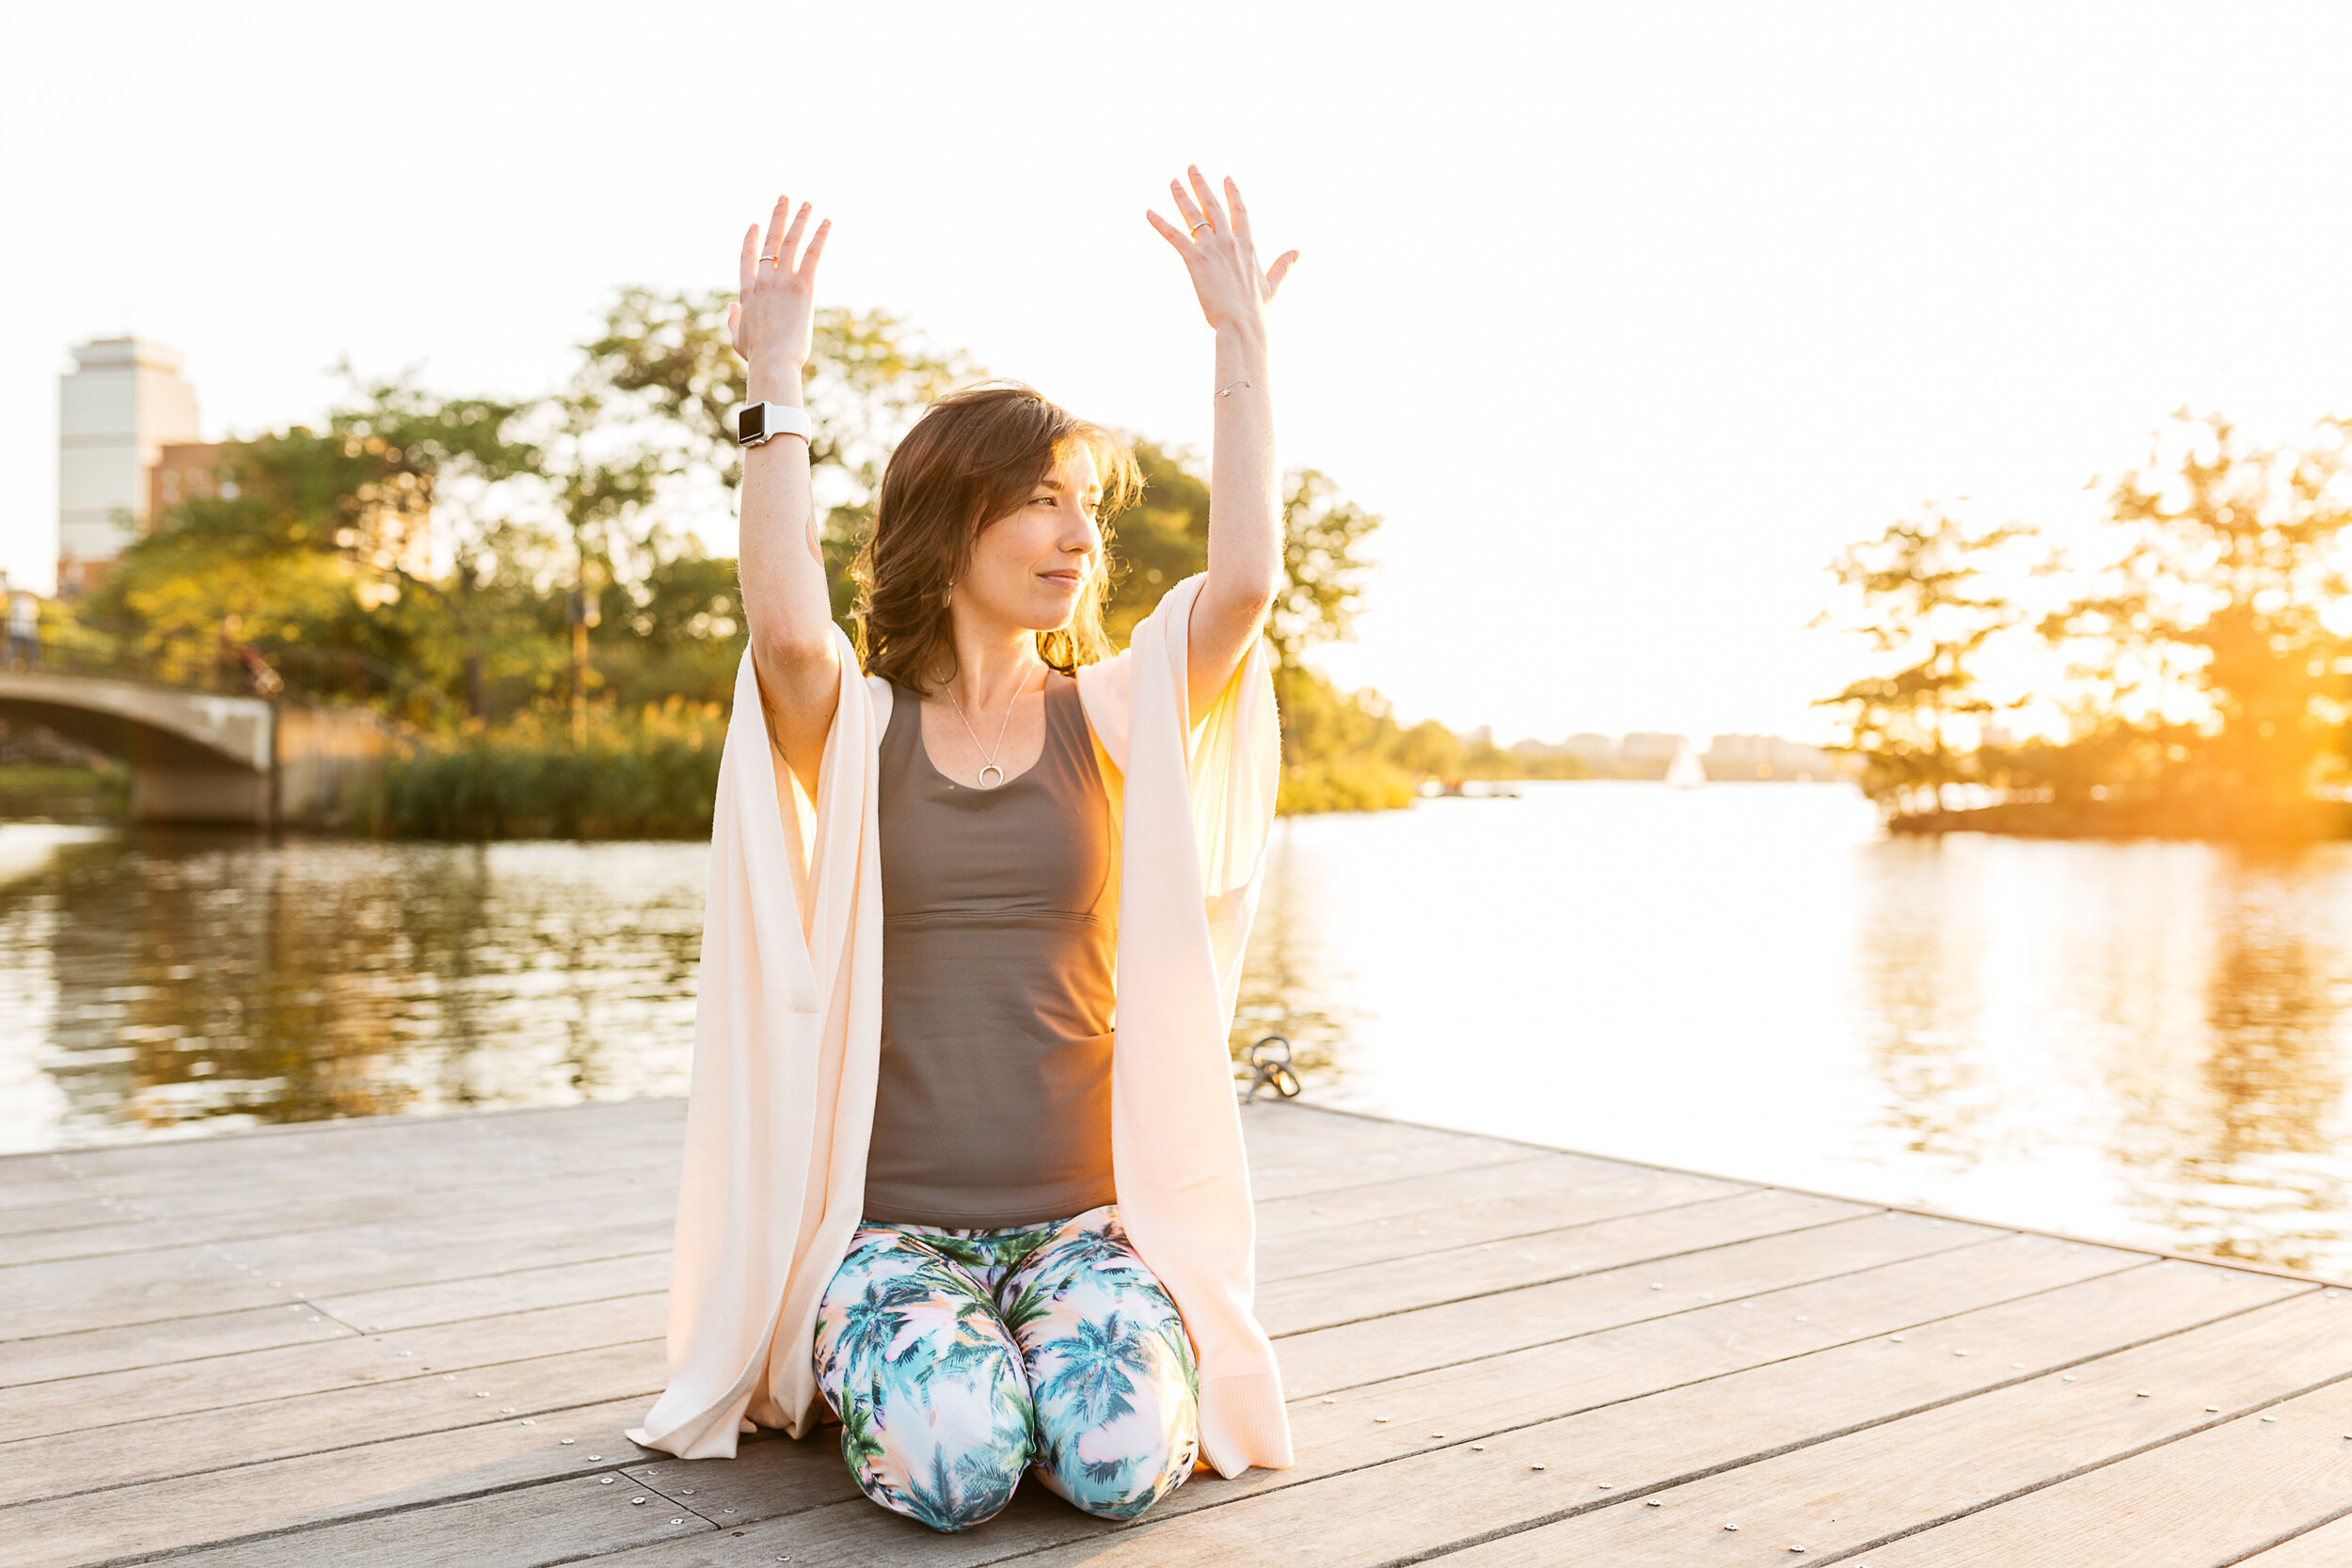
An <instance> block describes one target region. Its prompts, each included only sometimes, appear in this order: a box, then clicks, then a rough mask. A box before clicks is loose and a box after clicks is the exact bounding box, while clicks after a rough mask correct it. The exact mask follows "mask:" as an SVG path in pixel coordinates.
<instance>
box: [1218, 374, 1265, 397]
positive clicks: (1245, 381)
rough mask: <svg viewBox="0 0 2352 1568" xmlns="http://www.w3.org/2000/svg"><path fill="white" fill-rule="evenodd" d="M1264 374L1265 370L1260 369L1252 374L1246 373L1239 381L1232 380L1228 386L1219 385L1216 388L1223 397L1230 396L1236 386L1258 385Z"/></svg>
mask: <svg viewBox="0 0 2352 1568" xmlns="http://www.w3.org/2000/svg"><path fill="white" fill-rule="evenodd" d="M1264 374H1265V372H1263V371H1258V372H1254V373H1252V374H1249V375H1245V376H1243V377H1242V378H1241V379H1240V380H1239V381H1235V382H1231V383H1229V384H1227V385H1226V386H1223V387H1219V388H1217V389H1216V395H1217V396H1218V397H1221V398H1230V397H1232V395H1233V388H1235V387H1253V386H1255V385H1257V382H1258V378H1259V377H1260V376H1263V375H1264Z"/></svg>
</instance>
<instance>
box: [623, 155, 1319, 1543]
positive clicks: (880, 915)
mask: <svg viewBox="0 0 2352 1568" xmlns="http://www.w3.org/2000/svg"><path fill="white" fill-rule="evenodd" d="M1189 182H1190V188H1189V189H1187V188H1186V187H1185V185H1184V184H1183V183H1179V182H1170V186H1169V188H1170V190H1171V192H1172V193H1173V195H1174V198H1175V204H1176V210H1177V213H1178V214H1179V216H1180V218H1181V219H1182V226H1181V227H1180V226H1179V225H1178V224H1176V223H1171V222H1169V221H1168V220H1166V219H1163V218H1162V217H1160V216H1159V214H1156V213H1152V214H1147V216H1148V217H1149V219H1150V221H1151V223H1152V227H1153V228H1155V229H1156V230H1159V232H1160V233H1161V235H1162V236H1163V237H1164V238H1165V239H1166V240H1167V241H1168V244H1169V245H1171V246H1172V247H1173V248H1174V249H1175V250H1176V251H1177V253H1178V254H1179V255H1180V256H1181V257H1182V258H1183V259H1184V263H1185V266H1186V269H1187V271H1188V272H1189V273H1190V275H1191V278H1192V283H1193V288H1194V292H1195V293H1196V295H1197V297H1198V299H1199V301H1200V309H1201V312H1202V314H1203V315H1204V316H1205V317H1206V318H1207V319H1208V322H1209V325H1210V326H1211V327H1212V328H1214V329H1215V332H1216V378H1215V383H1214V387H1213V388H1212V391H1213V396H1212V407H1213V411H1214V415H1215V421H1216V422H1215V426H1214V433H1215V451H1214V457H1213V467H1212V480H1213V484H1214V491H1213V493H1214V497H1215V499H1214V501H1213V503H1212V507H1211V515H1210V529H1209V564H1208V570H1207V571H1206V572H1205V573H1204V574H1202V575H1200V576H1199V577H1196V578H1187V579H1186V580H1185V581H1184V582H1183V583H1180V584H1178V585H1177V586H1176V587H1175V588H1173V589H1171V590H1170V591H1169V593H1168V594H1167V596H1166V597H1165V598H1164V599H1163V600H1162V602H1161V604H1160V606H1159V607H1158V608H1157V609H1156V610H1154V611H1153V612H1152V614H1151V615H1150V616H1148V617H1147V618H1146V619H1145V621H1144V622H1143V623H1142V624H1141V625H1140V626H1137V627H1136V632H1135V634H1134V636H1133V638H1132V639H1131V641H1130V645H1129V648H1128V649H1127V651H1126V652H1124V653H1121V654H1120V655H1118V656H1117V657H1105V656H1106V655H1107V654H1108V649H1107V648H1106V647H1105V645H1104V637H1103V633H1102V628H1101V619H1100V608H1101V604H1102V600H1103V597H1104V592H1105V581H1104V541H1103V533H1102V529H1101V525H1100V523H1099V521H1098V513H1100V512H1102V511H1104V510H1106V509H1107V510H1115V509H1116V506H1117V505H1118V504H1119V503H1120V502H1122V501H1123V500H1125V499H1128V498H1129V497H1131V496H1132V494H1133V492H1134V490H1135V488H1136V472H1135V467H1134V464H1133V461H1132V459H1130V458H1129V457H1128V456H1127V454H1126V453H1125V451H1123V449H1121V448H1120V445H1119V443H1118V442H1117V441H1116V440H1115V439H1113V438H1112V437H1111V436H1109V435H1108V434H1107V433H1106V432H1104V431H1103V430H1102V429H1100V428H1099V427H1097V426H1094V425H1090V424H1088V423H1086V422H1085V421H1083V420H1076V419H1073V417H1071V416H1070V415H1069V414H1067V413H1065V412H1064V411H1062V410H1061V409H1058V408H1057V407H1055V406H1054V405H1053V404H1048V403H1046V402H1045V401H1044V400H1043V399H1042V398H1041V397H1039V396H1037V394H1035V393H1034V392H1031V391H1029V390H1028V389H1027V388H1019V387H1005V386H993V387H982V388H971V389H968V390H966V391H963V392H960V393H958V394H955V395H953V396H951V397H948V398H946V399H943V400H942V401H941V402H940V403H939V404H935V405H934V406H933V407H932V408H931V409H930V410H929V411H928V412H926V414H925V415H924V417H923V418H922V419H921V420H919V421H917V423H916V424H915V426H914V429H913V430H912V431H911V432H910V433H909V434H908V436H907V437H906V439H905V440H904V441H903V442H902V443H901V444H900V446H899V448H898V451H896V452H895V453H893V455H892V457H891V460H890V464H889V467H888V469H887V471H886V472H885V474H884V477H883V481H882V494H881V497H880V500H879V504H878V506H877V508H876V516H875V527H874V533H873V537H872V539H871V541H870V542H869V543H868V545H867V546H866V551H865V553H864V554H863V555H862V556H861V558H860V561H859V568H858V576H859V578H860V582H861V586H862V589H863V593H862V596H861V603H860V608H859V622H860V630H861V634H862V635H861V638H860V641H861V642H862V643H863V648H862V650H861V649H855V648H852V647H851V646H850V643H849V642H848V641H847V640H846V639H845V638H844V637H843V636H842V635H841V633H840V632H839V630H838V629H837V628H836V627H834V625H833V622H832V615H831V600H830V595H829V594H828V591H827V585H826V581H825V575H824V569H823V557H822V554H821V552H820V551H819V549H818V539H817V533H816V514H815V511H814V507H813V505H812V502H811V500H810V497H809V487H808V453H807V449H806V446H805V445H804V439H803V438H795V437H793V436H778V437H776V438H772V439H767V440H764V441H761V442H760V443H759V444H757V445H755V446H752V447H751V448H750V449H749V450H747V451H746V452H745V454H744V458H745V461H744V477H743V493H742V500H741V508H742V546H741V565H742V577H743V601H744V610H745V614H746V616H747V618H748V619H749V622H750V626H751V650H750V653H749V654H748V656H747V657H746V659H745V661H744V665H743V668H742V670H741V671H740V672H739V675H738V679H737V700H736V706H735V714H734V718H733V721H731V724H730V728H729V733H728V738H727V752H726V756H725V759H724V760H723V764H722V768H721V784H720V800H719V807H718V812H717V817H716V820H715V821H714V824H713V832H712V877H711V891H710V899H709V907H708V911H707V917H706V922H705V934H704V953H703V974H702V994H701V999H700V1006H699V1009H698V1013H697V1019H696V1043H695V1062H694V1073H693V1081H692V1095H691V1102H690V1107H689V1132H688V1155H687V1168H686V1175H685V1180H684V1182H683V1184H682V1188H681V1194H680V1201H679V1212H678V1233H677V1250H676V1262H675V1278H674V1281H673V1288H672V1304H671V1329H670V1353H671V1382H670V1386H669V1388H668V1390H667V1391H666V1392H665V1393H664V1394H663V1396H662V1398H661V1400H660V1402H659V1403H657V1404H656V1406H655V1407H654V1410H653V1412H652V1413H651V1414H650V1415H649V1416H648V1418H647V1419H646V1423H645V1426H644V1428H643V1429H641V1430H639V1431H637V1432H634V1433H631V1434H630V1435H631V1436H632V1437H634V1438H636V1440H637V1441H639V1442H640V1443H643V1444H644V1445H646V1446H648V1447H654V1448H660V1449H667V1450H668V1451H670V1452H673V1453H676V1454H680V1455H684V1456H686V1457H689V1458H706V1457H719V1456H732V1454H733V1452H734V1449H735V1441H736V1437H737V1434H738V1433H739V1431H740V1430H747V1429H749V1427H750V1425H751V1419H756V1420H758V1421H761V1422H762V1423H764V1424H769V1425H777V1426H783V1427H785V1428H787V1430H789V1431H790V1432H792V1433H794V1434H795V1435H804V1434H806V1433H809V1432H810V1431H812V1430H814V1428H815V1426H816V1425H817V1423H818V1421H819V1420H820V1419H821V1418H822V1415H823V1412H824V1411H826V1410H830V1411H831V1412H832V1413H834V1415H835V1416H837V1418H839V1419H840V1421H841V1423H842V1448H843V1452H844V1455H845V1457H846V1458H847V1459H848V1461H849V1464H850V1470H851V1472H852V1473H853V1474H854V1475H855V1477H856V1478H857V1481H858V1484H859V1485H860V1487H861V1488H862V1489H864V1490H865V1492H866V1495H867V1496H868V1497H872V1498H873V1499H874V1500H875V1501H877V1502H879V1503H882V1505H883V1506H884V1507H886V1508H890V1509H893V1510H895V1511H897V1512H898V1513H904V1514H907V1515H909V1516H910V1517H913V1518H915V1519H919V1520H921V1521H922V1522H923V1523H925V1524H928V1525H930V1526H932V1527H934V1528H939V1529H961V1528H968V1527H970V1526H972V1525H975V1524H977V1523H980V1522H981V1521H983V1520H985V1519H987V1518H989V1517H991V1516H993V1514H994V1513H996V1512H998V1511H999V1510H1000V1509H1002V1508H1003V1507H1004V1506H1005V1504H1006V1503H1007V1502H1008V1501H1009V1500H1010V1498H1011V1496H1012V1493H1013V1489H1014V1487H1015V1486H1016V1484H1017V1483H1018V1481H1020V1478H1021V1475H1022V1473H1023V1471H1024V1470H1025V1468H1029V1467H1034V1468H1035V1469H1036V1470H1037V1471H1038V1473H1039V1475H1040V1478H1041V1480H1042V1481H1043V1482H1044V1484H1046V1485H1047V1486H1049V1487H1050V1488H1052V1489H1053V1490H1054V1491H1056V1492H1057V1493H1058V1494H1060V1495H1061V1496H1062V1497H1066V1498H1068V1499H1069V1500H1070V1501H1071V1502H1073V1503H1074V1504H1075V1505H1076V1506H1078V1507H1080V1508H1082V1509H1084V1510H1086V1511H1087V1512H1089V1513H1095V1514H1098V1515H1100V1516H1103V1517H1105V1518H1111V1519H1130V1518H1133V1517H1135V1516H1136V1515H1137V1514H1138V1513H1142V1512H1143V1511H1144V1510H1145V1509H1147V1508H1149V1507H1150V1506H1151V1505H1152V1503H1153V1502H1155V1501H1156V1500H1158V1499H1159V1498H1160V1497H1163V1496H1165V1495H1166V1494H1167V1493H1168V1491H1169V1490H1170V1489H1172V1488H1173V1487H1175V1486H1177V1485H1179V1484H1181V1483H1182V1482H1183V1481H1184V1478H1185V1477H1186V1476H1187V1475H1188V1474H1189V1473H1190V1472H1191V1470H1192V1468H1193V1466H1194V1464H1195V1460H1196V1455H1198V1456H1199V1457H1201V1458H1205V1459H1206V1460H1207V1462H1208V1463H1210V1464H1212V1465H1215V1466H1216V1467H1217V1468H1218V1469H1219V1470H1220V1471H1222V1472H1223V1473H1225V1474H1227V1475H1235V1474H1239V1473H1240V1471H1241V1470H1242V1469H1244V1468H1246V1467H1247V1466H1248V1465H1252V1464H1256V1465H1268V1466H1279V1465H1287V1464H1288V1463H1289V1462H1290V1446H1289V1431H1288V1425H1287V1422H1286V1419H1285V1418H1284V1415H1283V1409H1282V1403H1281V1394H1280V1385H1279V1379H1278V1377H1277V1374H1276V1371H1275V1368H1274V1360H1273V1353H1272V1350H1271V1347H1270V1346H1269V1345H1268V1343H1267V1341H1266V1338H1265V1335H1264V1332H1263V1330H1262V1329H1261V1328H1260V1327H1259V1326H1258V1324H1257V1323H1256V1320H1255V1319H1254V1318H1253V1317H1252V1316H1251V1313H1250V1295H1251V1260H1250V1254H1251V1250H1252V1245H1253V1235H1252V1230H1251V1213H1250V1208H1249V1199H1248V1179H1247V1173H1246V1170H1245V1169H1244V1167H1243V1163H1242V1152H1241V1143H1240V1130H1239V1123H1238V1118H1237V1117H1236V1116H1235V1114H1234V1108H1233V1096H1232V1080H1231V1075H1230V1069H1228V1067H1227V1065H1226V1056H1225V1046H1224V1040H1225V1036H1226V1032H1227V1030H1228V1029H1229V1028H1230V1026H1231V1022H1232V1012H1233V1000H1234V989H1235V986H1236V984H1237V981H1238V977H1239V969H1240V959H1241V952H1242V945H1243V942H1244V940H1245V939H1246V937H1247V935H1248V925H1249V918H1250V915H1251V912H1252V911H1253V910H1254V908H1255V900H1256V891H1257V885H1258V878H1259V871H1260V867H1261V862H1262V857H1263V847H1264V842H1265V835H1266V831H1267V826H1268V823H1269V821H1270V818H1271V814H1272V810H1273V784H1274V776H1275V772H1276V765H1277V756H1276V742H1275V738H1274V736H1275V728H1274V718H1273V705H1272V688H1271V682H1270V679H1269V677H1268V673H1267V671H1266V666H1265V659H1264V653H1263V647H1262V645H1261V642H1260V633H1261V630H1262V628H1263V622H1264V616H1265V613H1266V608H1267V606H1268V604H1269V603H1270V602H1271V600H1272V597H1273V594H1274V591H1275V588H1276V585H1277V583H1278V582H1279V578H1280V573H1281V569H1282V546H1281V531H1280V530H1281V516H1280V507H1279V499H1278V493H1277V474H1276V467H1275V457H1274V441H1273V423H1272V419H1271V414H1270V406H1271V405H1270V403H1269V394H1268V388H1267V373H1266V372H1267V364H1266V347H1267V337H1266V325H1265V307H1266V306H1267V305H1268V304H1269V303H1270V302H1271V301H1272V299H1273V297H1274V294H1275V291H1276V289H1277V288H1278V287H1279V284H1280V282H1281V279H1282V277H1283V275H1284V274H1285V273H1286V272H1287V271H1288V270H1289V267H1290V265H1291V263H1292V262H1293V261H1295V260H1296V253H1295V252H1293V253H1290V254H1287V255H1285V256H1283V257H1281V258H1279V260H1277V261H1275V263H1274V265H1273V266H1272V267H1271V268H1270V269H1266V270H1264V271H1263V272H1262V271H1261V269H1260V267H1259V265H1258V262H1257V260H1256V255H1255V251H1254V249H1253V247H1252V245H1251V242H1250V236H1249V220H1248V212H1247V210H1246V209H1245V208H1244V207H1243V205H1242V202H1241V197H1240V193H1239V191H1238V190H1236V189H1235V187H1234V186H1233V183H1232V182H1231V181H1227V182H1226V183H1225V188H1224V200H1223V201H1222V202H1220V201H1219V200H1218V199H1217V198H1216V195H1214V194H1213V193H1212V192H1211V190H1210V188H1209V185H1208V182H1206V181H1205V180H1203V179H1202V178H1201V176H1200V171H1199V170H1198V169H1197V168H1195V169H1192V170H1190V171H1189ZM808 219H809V209H808V206H807V204H805V203H803V205H802V206H801V208H800V210H799V211H798V212H797V213H793V212H791V211H790V209H789V205H788V203H787V202H785V201H779V202H778V203H777V205H776V208H775V212H774V214H773V216H772V218H771V223H770V225H769V229H768V234H767V238H766V242H765V243H764V244H763V243H761V238H760V234H759V230H758V229H757V227H756V226H755V227H754V228H753V230H751V231H750V232H749V233H748V234H747V235H746V236H745V239H744V247H743V256H742V292H741V299H740V302H739V305H738V306H737V308H736V309H734V310H733V311H732V312H731V313H730V317H729V322H730V325H731V327H732V329H733V332H734V335H735V344H736V348H737V350H738V352H739V353H740V354H741V355H742V356H743V357H744V359H745V361H746V362H747V363H748V365H749V367H750V396H751V400H752V402H753V403H754V404H781V405H783V407H784V409H785V410H786V411H785V412H782V413H778V412H776V411H774V410H772V409H771V410H767V411H763V413H762V415H761V416H760V419H761V420H762V422H763V424H764V426H765V428H770V429H772V428H776V427H778V426H783V427H786V428H791V427H792V426H794V425H795V424H796V423H797V421H798V418H799V417H798V416H797V415H796V414H794V413H792V412H790V411H792V410H797V409H799V408H800V406H801V376H802V371H803V366H804V365H805V363H806V360H807V356H808V353H809V346H810V332H811V325H812V321H813V315H814V306H813V297H814V285H815V278H816V268H817V261H818V256H819V254H820V253H821V251H822V249H823V246H824V241H825V237H826V234H827V233H828V231H829V230H830V227H831V225H830V223H829V222H828V223H826V224H820V225H819V226H818V228H817V230H816V231H815V232H814V233H813V234H806V229H807V223H808ZM804 234H805V235H806V244H805V247H804V248H803V236H804ZM861 664H862V666H863V670H864V673H865V678H864V679H863V680H862V681H860V680H856V679H853V678H852V676H853V674H854V673H856V672H857V670H858V668H859V666H860V665H861ZM779 765H780V766H779ZM787 887H788V888H789V889H790V891H791V895H792V898H791V901H790V902H789V903H786V902H785V901H784V899H783V889H785V888H787ZM1114 975H1116V976H1117V980H1116V985H1114ZM1115 1004H1117V1005H1119V1012H1120V1018H1119V1020H1118V1022H1117V1025H1116V1026H1114V1018H1113V1011H1114V1005H1115ZM747 1417H748V1418H751V1419H746V1418H747Z"/></svg>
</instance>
